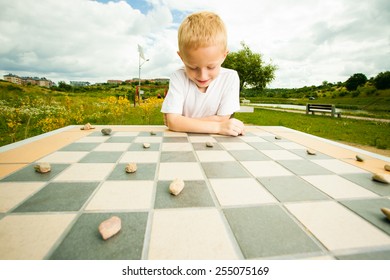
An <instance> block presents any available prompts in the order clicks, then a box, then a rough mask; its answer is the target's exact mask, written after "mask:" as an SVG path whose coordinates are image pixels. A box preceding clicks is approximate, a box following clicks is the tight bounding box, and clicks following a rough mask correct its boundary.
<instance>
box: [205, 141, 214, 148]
mask: <svg viewBox="0 0 390 280" xmlns="http://www.w3.org/2000/svg"><path fill="white" fill-rule="evenodd" d="M206 147H209V148H212V147H214V143H213V142H206Z"/></svg>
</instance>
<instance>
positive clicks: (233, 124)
mask: <svg viewBox="0 0 390 280" xmlns="http://www.w3.org/2000/svg"><path fill="white" fill-rule="evenodd" d="M164 119H165V124H166V125H167V126H168V128H169V129H170V130H173V131H178V132H195V133H213V134H222V135H230V136H238V135H244V133H245V130H244V124H243V123H242V122H241V121H239V120H237V119H230V116H210V117H205V118H188V117H184V116H182V115H180V114H164Z"/></svg>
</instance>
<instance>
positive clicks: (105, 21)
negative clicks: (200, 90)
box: [0, 0, 390, 88]
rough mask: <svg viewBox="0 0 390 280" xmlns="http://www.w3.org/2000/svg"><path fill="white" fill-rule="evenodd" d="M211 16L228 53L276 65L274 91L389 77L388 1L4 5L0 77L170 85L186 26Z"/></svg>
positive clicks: (71, 0)
mask: <svg viewBox="0 0 390 280" xmlns="http://www.w3.org/2000/svg"><path fill="white" fill-rule="evenodd" d="M203 10H208V11H213V12H215V13H217V14H218V15H219V16H220V17H221V18H222V20H223V21H224V22H225V25H226V27H227V32H228V48H229V51H230V52H236V51H238V50H240V49H241V48H242V47H241V42H244V43H245V44H246V45H248V46H249V48H250V49H251V50H252V52H255V53H259V54H261V55H262V58H263V61H264V63H265V64H270V63H271V64H273V65H276V66H277V68H278V70H277V71H276V72H275V80H274V81H273V82H272V83H271V84H270V85H268V87H270V88H299V87H303V86H312V85H321V84H322V83H323V82H324V81H327V82H331V83H337V82H340V81H341V82H344V81H346V80H347V79H348V78H349V77H350V76H352V75H353V74H355V73H363V74H365V75H366V76H367V77H368V78H371V77H375V76H376V75H377V74H378V73H380V72H384V71H389V70H390V1H388V0H370V1H362V0H361V1H359V0H326V1H324V0H295V1H291V0H196V1H193V0H127V1H116V0H112V1H108V0H95V1H93V0H66V1H65V0H39V1H36V0H13V1H9V0H0V77H1V76H2V75H5V74H8V73H12V74H15V75H19V76H34V77H35V76H36V77H46V78H47V79H49V80H52V81H54V82H56V83H57V82H59V81H65V82H66V83H69V82H70V81H89V82H90V83H99V82H106V81H107V80H109V79H115V80H127V79H132V78H138V76H139V65H140V62H139V52H138V45H140V46H141V47H142V49H143V52H144V55H145V58H146V59H149V60H148V61H145V60H142V59H141V64H142V66H141V79H151V78H168V77H169V76H170V74H171V73H172V72H173V71H175V70H176V69H178V68H180V67H181V66H182V62H181V60H180V58H179V57H178V55H177V49H178V47H177V30H178V27H179V25H180V23H181V21H182V20H183V19H184V18H185V17H186V16H187V15H189V14H191V13H193V12H197V11H203Z"/></svg>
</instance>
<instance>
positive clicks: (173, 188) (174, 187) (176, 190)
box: [169, 178, 184, 195]
mask: <svg viewBox="0 0 390 280" xmlns="http://www.w3.org/2000/svg"><path fill="white" fill-rule="evenodd" d="M183 189H184V181H183V180H182V179H179V178H176V179H174V180H173V181H172V183H171V184H170V185H169V192H170V193H171V194H173V195H179V194H180V193H181V191H182V190H183Z"/></svg>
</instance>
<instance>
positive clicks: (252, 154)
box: [230, 150, 271, 161]
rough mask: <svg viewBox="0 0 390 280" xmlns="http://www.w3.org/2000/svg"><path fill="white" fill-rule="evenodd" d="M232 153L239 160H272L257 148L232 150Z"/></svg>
mask: <svg viewBox="0 0 390 280" xmlns="http://www.w3.org/2000/svg"><path fill="white" fill-rule="evenodd" d="M230 154H231V155H232V156H233V157H234V158H235V159H236V160H238V161H258V160H271V159H270V158H269V157H267V156H266V155H265V154H263V153H261V152H259V151H256V150H253V151H250V150H242V151H230Z"/></svg>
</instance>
